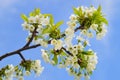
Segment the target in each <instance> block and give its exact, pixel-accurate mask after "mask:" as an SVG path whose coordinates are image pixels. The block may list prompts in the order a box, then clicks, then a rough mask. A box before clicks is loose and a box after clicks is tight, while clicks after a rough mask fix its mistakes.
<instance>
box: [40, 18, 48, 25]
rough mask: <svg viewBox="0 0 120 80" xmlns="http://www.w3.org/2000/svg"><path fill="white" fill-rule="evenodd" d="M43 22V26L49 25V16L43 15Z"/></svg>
mask: <svg viewBox="0 0 120 80" xmlns="http://www.w3.org/2000/svg"><path fill="white" fill-rule="evenodd" d="M41 20H42V21H41V24H42V25H43V26H46V25H48V24H49V17H44V16H43V17H42V18H41Z"/></svg>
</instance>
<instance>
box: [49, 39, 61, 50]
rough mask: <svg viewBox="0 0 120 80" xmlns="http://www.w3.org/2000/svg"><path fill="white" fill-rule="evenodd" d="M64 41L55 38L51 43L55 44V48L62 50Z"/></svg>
mask: <svg viewBox="0 0 120 80" xmlns="http://www.w3.org/2000/svg"><path fill="white" fill-rule="evenodd" d="M62 43H63V42H62V40H55V39H53V40H52V41H51V44H52V45H54V49H55V50H60V49H61V48H62Z"/></svg>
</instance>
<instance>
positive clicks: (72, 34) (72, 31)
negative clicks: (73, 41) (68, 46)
mask: <svg viewBox="0 0 120 80" xmlns="http://www.w3.org/2000/svg"><path fill="white" fill-rule="evenodd" d="M65 35H66V36H71V37H73V36H74V29H72V28H67V29H66V30H65Z"/></svg>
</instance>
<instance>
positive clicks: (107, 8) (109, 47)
mask: <svg viewBox="0 0 120 80" xmlns="http://www.w3.org/2000/svg"><path fill="white" fill-rule="evenodd" d="M119 4H120V1H119V0H114V1H113V0H0V55H2V54H4V53H6V52H10V51H13V50H16V49H18V48H20V47H22V46H23V45H24V44H25V38H26V36H27V32H26V31H23V29H22V27H21V24H22V23H23V21H22V19H21V18H20V14H21V13H25V14H29V12H31V11H32V10H33V9H34V8H40V9H41V12H42V13H51V14H53V15H54V18H55V21H56V22H57V21H59V20H64V21H65V22H66V21H68V17H69V16H70V14H71V13H72V12H73V11H72V7H73V6H75V7H77V6H81V5H83V6H90V5H94V6H95V7H97V6H98V5H102V8H103V12H104V14H106V18H107V19H108V21H109V26H108V33H107V34H106V36H105V37H104V38H103V39H102V40H100V41H97V40H96V39H92V40H91V45H92V46H91V47H92V49H93V50H95V51H96V52H97V54H98V57H99V63H98V65H97V69H96V70H95V71H94V72H93V75H92V76H91V80H120V77H119V73H120V69H119V68H120V63H119V61H120V53H119V50H120V47H119V46H120V42H119V41H120V31H119V30H120V27H119V26H120V20H119V19H120V11H119ZM61 27H62V28H66V24H64V25H63V26H61ZM23 53H24V56H25V57H26V59H33V60H34V59H41V56H40V54H41V53H40V48H37V49H34V50H29V51H24V52H23ZM20 60H21V59H20V58H19V56H18V55H15V56H11V57H8V58H6V59H4V60H3V61H1V62H0V68H1V67H3V66H5V65H6V64H14V65H17V64H18V63H19V62H20ZM41 61H42V65H44V66H45V70H44V72H43V74H42V75H41V76H40V77H34V76H35V75H34V74H32V75H31V76H30V77H25V80H33V79H34V80H56V79H57V80H73V77H71V76H69V75H68V73H67V72H66V71H65V69H58V68H57V67H54V66H51V65H50V64H46V63H44V62H43V60H42V59H41Z"/></svg>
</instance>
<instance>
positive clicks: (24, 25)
mask: <svg viewBox="0 0 120 80" xmlns="http://www.w3.org/2000/svg"><path fill="white" fill-rule="evenodd" d="M22 26H23V29H25V30H30V24H28V23H27V22H24V23H23V24H22Z"/></svg>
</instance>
